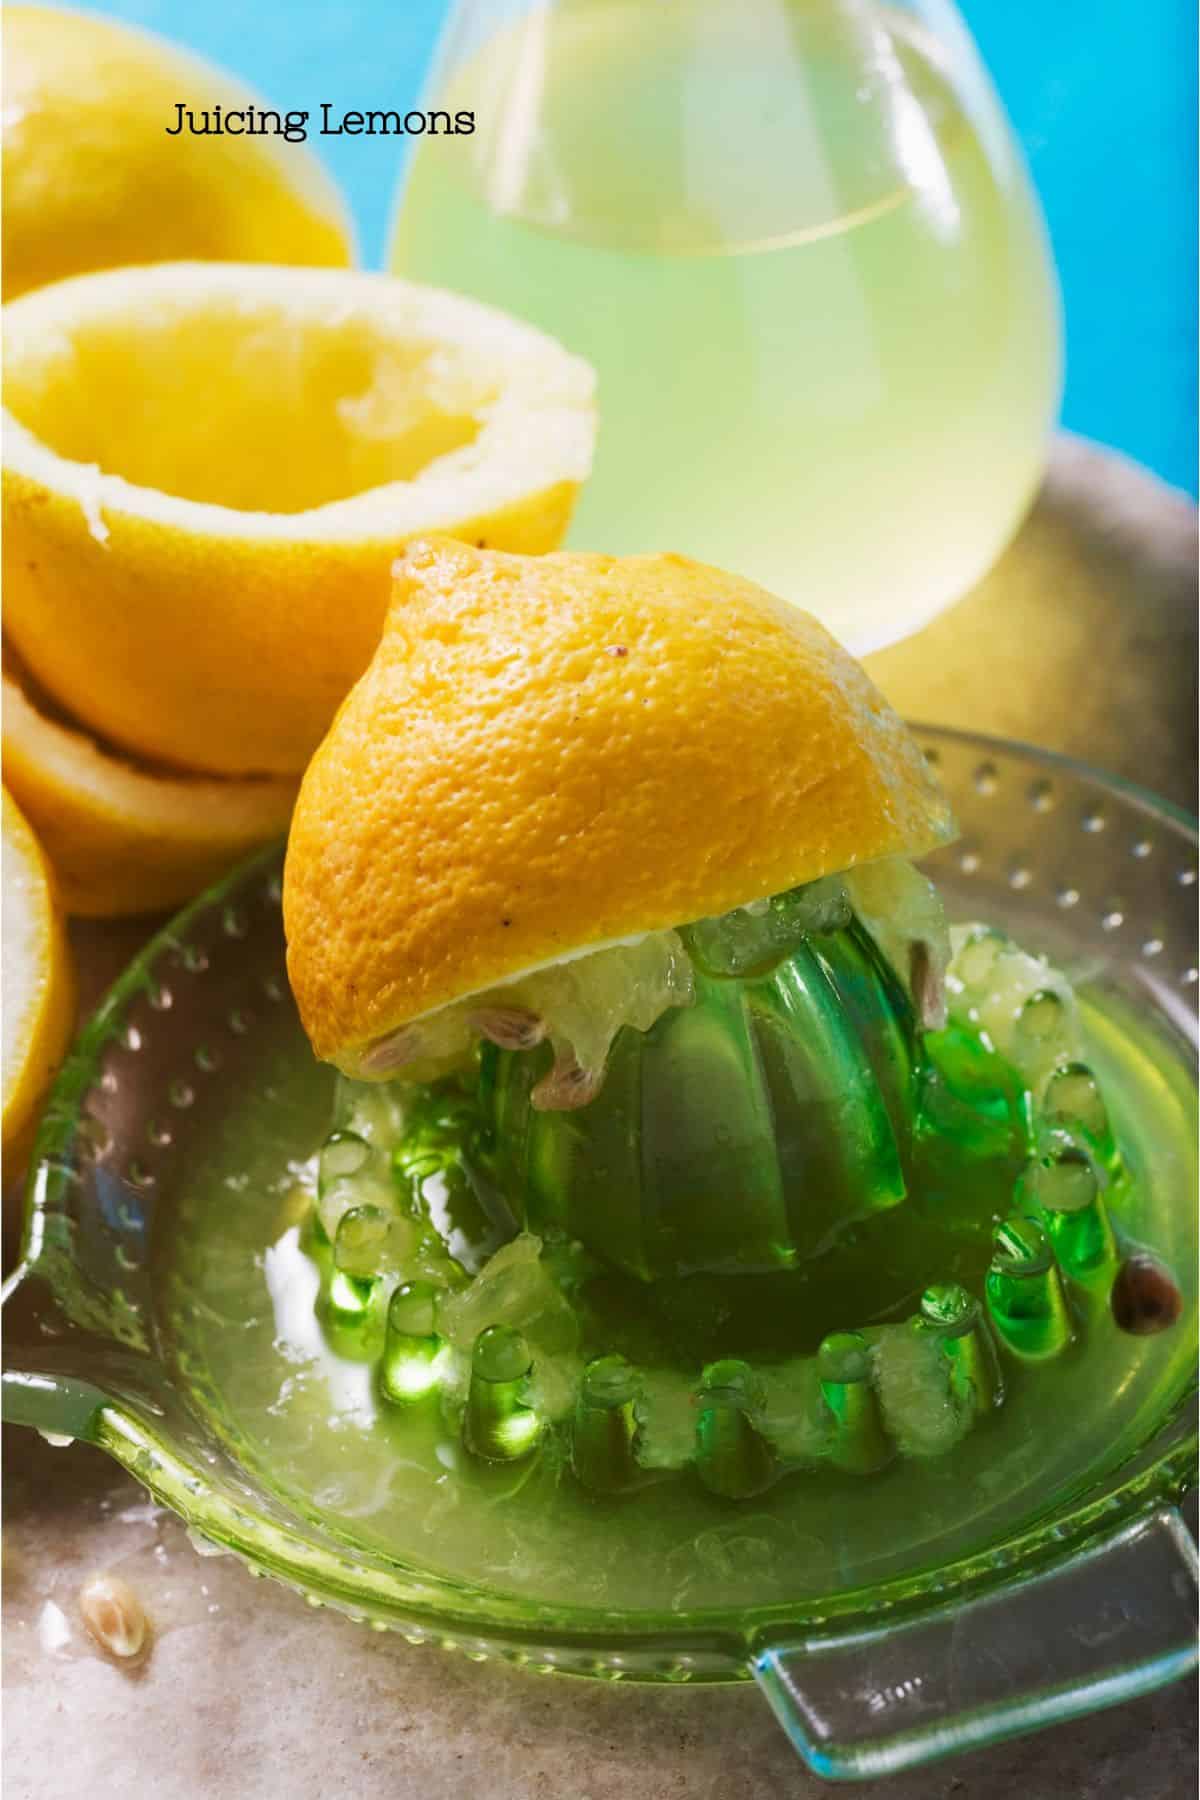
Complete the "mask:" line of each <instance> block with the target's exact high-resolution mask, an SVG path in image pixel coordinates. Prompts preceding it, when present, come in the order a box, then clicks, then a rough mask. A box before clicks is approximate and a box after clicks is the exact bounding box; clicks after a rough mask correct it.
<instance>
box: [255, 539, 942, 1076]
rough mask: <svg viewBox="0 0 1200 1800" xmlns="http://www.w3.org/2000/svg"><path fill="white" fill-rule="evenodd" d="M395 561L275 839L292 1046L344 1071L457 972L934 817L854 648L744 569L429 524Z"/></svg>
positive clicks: (569, 953)
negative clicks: (490, 545)
mask: <svg viewBox="0 0 1200 1800" xmlns="http://www.w3.org/2000/svg"><path fill="white" fill-rule="evenodd" d="M396 573H397V580H396V594H395V599H394V600H393V603H392V607H391V610H390V612H389V614H388V618H387V625H386V628H385V630H384V634H383V637H382V639H381V641H380V644H379V648H378V650H377V651H376V653H375V656H374V658H373V660H372V662H371V666H370V668H369V669H368V670H367V673H366V674H365V675H364V676H363V678H362V680H361V681H360V682H359V683H358V685H357V686H356V687H355V689H354V691H353V693H352V694H351V695H350V698H349V699H348V700H347V702H346V704H345V705H344V706H343V707H342V709H341V711H340V712H339V713H338V716H337V719H336V720H335V722H334V724H333V726H332V728H331V730H330V732H329V735H328V737H327V738H326V739H325V742H324V743H323V744H322V746H321V748H320V750H319V751H318V752H317V754H316V756H314V758H313V760H312V762H311V763H310V764H309V766H308V769H307V771H306V773H305V776H304V780H303V782H302V783H301V787H300V797H299V799H298V800H297V802H296V810H295V813H294V815H293V818H292V827H291V834H290V836H289V839H288V851H287V862H286V866H285V870H284V887H283V915H284V927H285V930H286V933H287V940H288V971H289V974H290V976H291V982H292V987H293V990H294V992H295V995H296V1000H297V1004H298V1006H299V1009H300V1017H301V1019H302V1020H303V1022H304V1025H305V1028H306V1030H307V1032H308V1035H309V1037H310V1039H311V1041H312V1044H313V1048H314V1049H315V1050H316V1052H317V1054H318V1056H322V1057H326V1058H328V1059H329V1060H331V1061H335V1062H338V1063H339V1064H340V1065H341V1066H342V1067H344V1068H348V1069H351V1070H353V1071H355V1072H357V1073H363V1072H366V1071H367V1061H368V1060H369V1056H368V1057H367V1060H364V1057H365V1055H366V1053H370V1052H373V1050H374V1049H375V1047H376V1046H377V1045H378V1044H379V1042H380V1041H381V1040H385V1039H388V1038H390V1037H391V1036H393V1034H395V1033H396V1032H397V1031H399V1030H400V1029H401V1028H403V1027H406V1026H408V1025H410V1024H411V1023H413V1022H415V1021H420V1020H427V1019H428V1017H429V1015H431V1014H433V1013H435V1012H436V1011H438V1010H439V1009H441V1008H444V1007H446V1006H449V1005H453V1004H455V1003H457V1002H459V1001H461V1000H463V999H465V998H467V997H473V996H475V995H478V994H483V993H486V992H488V991H489V990H491V989H493V988H495V989H499V990H500V991H501V996H503V989H504V988H505V986H506V985H508V984H511V983H512V982H513V981H514V980H515V979H517V978H519V977H523V976H526V975H529V974H532V973H535V972H537V971H539V970H543V969H546V968H548V967H552V966H553V965H556V964H559V963H561V962H563V960H564V959H568V958H575V957H579V956H580V955H581V954H582V953H584V952H587V951H594V950H597V949H600V948H603V947H609V946H613V945H618V944H625V943H628V942H629V941H631V940H635V939H640V938H644V937H646V936H647V935H648V934H649V933H652V932H661V931H669V930H670V929H671V928H672V927H675V926H680V925H688V924H691V923H693V922H694V921H695V920H698V919H704V918H710V917H716V916H718V915H720V914H723V913H725V912H728V911H730V910H731V909H732V908H734V907H739V906H743V905H746V904H747V903H753V902H757V901H760V900H763V899H765V898H767V897H768V896H770V895H773V894H778V893H783V892H786V891H787V890H789V889H791V888H794V887H797V886H799V885H800V884H802V883H808V882H813V881H816V880H818V879H820V877H822V876H824V875H829V874H833V873H835V872H838V871H842V870H846V869H850V868H853V867H855V866H856V865H858V864H860V863H873V862H877V861H879V860H880V859H882V858H884V857H895V856H901V857H908V856H919V855H921V854H923V853H924V852H925V851H927V850H930V849H932V848H933V847H934V846H935V845H937V844H940V843H944V842H945V841H946V840H947V839H948V838H949V837H951V836H952V835H953V831H954V826H953V820H952V818H951V816H950V811H949V807H948V805H947V803H946V800H945V797H944V795H943V794H942V793H941V791H940V789H939V788H938V786H937V784H936V782H935V781H934V779H933V777H932V775H931V774H930V771H929V769H928V767H927V766H926V763H925V760H924V758H923V756H922V754H921V750H920V748H919V746H918V745H917V743H916V740H915V739H914V738H913V737H912V736H911V734H910V733H909V731H908V730H907V728H906V727H905V726H904V724H903V723H902V721H901V720H900V719H898V718H897V717H896V715H895V713H894V712H892V710H891V708H890V707H889V706H888V705H887V703H886V702H885V701H884V699H883V697H882V695H881V694H879V692H878V691H877V690H876V689H875V688H874V687H872V685H871V683H870V681H869V680H868V679H867V677H866V675H865V674H864V673H863V671H862V669H861V668H860V667H859V666H858V664H857V663H856V662H855V661H854V659H853V658H852V657H851V656H850V654H849V653H848V652H847V651H845V650H843V649H842V647H841V645H840V644H838V643H836V642H835V641H834V639H833V638H831V637H830V636H829V634H828V632H826V631H825V630H824V628H823V627H822V626H821V625H819V624H818V623H817V621H816V620H815V619H813V618H810V617H809V615H808V614H807V613H803V612H801V611H800V610H799V608H798V607H794V606H790V605H788V604H786V603H785V602H784V601H782V600H777V599H774V598H773V597H772V596H771V595H770V594H767V593H765V592H764V591H763V589H762V588H759V587H756V586H755V585H754V584H753V583H752V582H749V581H745V580H743V579H741V578H740V577H739V576H737V575H729V574H726V573H725V572H724V571H722V570H720V569H713V568H709V567H707V566H706V565H705V564H703V563H698V562H692V561H690V560H689V559H688V558H686V557H683V556H673V555H667V556H626V557H613V556H598V555H589V554H583V553H579V552H566V551H564V552H557V553H555V554H553V555H550V556H538V557H523V556H508V555H500V554H496V553H494V552H487V551H479V550H476V549H474V548H472V547H470V546H468V545H464V544H453V543H449V542H446V541H444V540H443V541H440V542H439V541H436V540H435V541H431V542H429V543H425V544H413V545H411V546H410V547H409V550H408V553H407V554H406V556H405V558H404V560H403V562H402V563H399V564H398V565H397V572H396ZM632 978H633V979H635V980H640V981H642V982H643V983H645V982H649V984H650V985H651V986H657V987H658V988H659V989H660V990H661V989H663V988H664V987H667V986H669V985H670V978H669V969H665V968H659V969H658V970H655V969H654V968H653V967H650V968H640V969H637V970H635V971H632ZM374 1066H375V1068H376V1070H377V1071H380V1070H382V1065H381V1064H379V1063H376V1064H375V1065H374Z"/></svg>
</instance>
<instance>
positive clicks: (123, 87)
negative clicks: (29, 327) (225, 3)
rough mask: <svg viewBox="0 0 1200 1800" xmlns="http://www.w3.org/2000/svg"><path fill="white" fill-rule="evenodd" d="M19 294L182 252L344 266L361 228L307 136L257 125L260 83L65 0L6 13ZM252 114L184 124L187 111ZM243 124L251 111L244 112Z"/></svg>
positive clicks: (8, 230)
mask: <svg viewBox="0 0 1200 1800" xmlns="http://www.w3.org/2000/svg"><path fill="white" fill-rule="evenodd" d="M3 38H4V121H3V130H4V167H3V173H4V209H3V218H4V265H3V270H4V297H5V299H7V300H11V299H13V298H14V297H15V296H16V295H17V294H22V293H24V292H26V290H27V289H29V288H34V287H42V286H44V285H45V283H47V282H50V281H59V280H61V279H62V278H63V277H64V276H67V275H76V274H80V273H82V272H83V271H84V270H87V269H110V268H115V267H117V266H118V265H120V264H125V263H146V262H156V261H158V260H160V259H165V258H168V257H170V258H176V257H180V256H200V257H218V258H222V259H226V260H230V261H243V262H297V263H320V264H330V263H332V264H337V265H344V264H346V263H350V262H353V260H354V242H353V233H352V231H351V229H350V224H349V220H348V217H347V214H346V209H345V207H344V205H343V203H342V200H341V196H340V195H339V193H338V190H337V188H336V186H335V185H334V182H333V181H332V180H331V178H330V177H329V176H328V175H327V174H326V172H325V170H324V168H323V167H322V165H321V163H320V160H319V159H318V158H317V157H316V156H315V155H314V154H313V152H312V150H311V149H309V148H308V146H307V145H306V144H304V143H303V142H301V143H294V142H293V143H289V142H288V141H287V140H286V139H285V138H283V137H281V136H276V135H274V134H255V135H253V136H251V135H248V134H247V133H246V131H245V129H244V126H245V122H246V121H245V116H244V115H245V110H246V108H247V107H248V106H250V107H254V108H255V109H256V112H255V114H254V117H255V119H257V118H258V117H259V116H260V114H261V109H262V106H263V102H262V101H261V99H260V98H259V96H258V95H257V94H254V93H251V91H250V90H249V89H248V88H245V87H243V86H242V85H241V83H240V82H237V81H235V80H233V79H232V77H230V76H228V75H226V74H225V73H224V71H223V70H221V69H218V68H214V67H213V65H212V64H211V63H208V62H204V61H202V60H201V59H200V57H198V56H193V55H191V54H190V53H188V52H187V51H184V50H181V49H179V48H178V47H177V46H176V45H174V44H171V43H168V42H167V41H166V40H165V39H163V38H160V37H155V36H153V35H152V34H151V33H150V32H148V31H139V30H137V29H136V28H135V27H133V26H130V25H124V24H120V23H118V21H117V20H115V19H103V18H97V17H96V16H95V14H94V13H80V12H72V11H68V10H66V9H65V8H63V7H58V6H16V5H9V6H6V7H5V8H4V15H3ZM181 105H182V106H183V107H185V108H187V109H189V110H190V111H191V112H192V113H193V114H194V115H195V116H196V118H197V119H200V118H201V116H202V115H203V114H204V113H205V112H207V113H209V115H210V117H213V116H215V114H216V109H218V108H219V109H220V113H221V115H222V116H224V115H227V114H228V113H229V112H231V111H232V112H233V113H235V114H241V115H243V116H242V119H241V121H240V122H241V124H242V126H243V129H242V131H241V132H240V133H239V134H238V135H232V134H230V135H222V136H215V135H208V136H203V137H198V136H193V135H192V134H191V133H190V132H188V131H186V130H184V131H177V132H176V133H175V135H168V134H169V133H170V132H171V130H172V127H175V126H177V125H178V123H179V117H180V115H179V113H178V111H177V108H178V107H179V106H181ZM236 122H237V121H235V123H236Z"/></svg>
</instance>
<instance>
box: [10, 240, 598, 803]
mask: <svg viewBox="0 0 1200 1800" xmlns="http://www.w3.org/2000/svg"><path fill="white" fill-rule="evenodd" d="M4 331H5V347H6V394H5V398H6V402H7V408H8V411H7V413H6V417H5V430H4V537H5V543H4V579H5V600H6V616H5V624H6V629H7V631H8V633H9V635H10V637H11V639H12V641H13V644H14V645H15V647H16V649H17V651H18V652H19V654H20V655H21V657H22V658H23V660H24V661H25V662H26V663H27V664H28V666H29V668H30V670H31V672H32V674H33V676H34V677H35V679H36V680H37V681H38V682H39V684H40V685H41V686H42V687H43V688H45V690H46V691H47V693H48V694H49V695H50V697H51V698H52V699H53V700H54V701H56V702H57V703H59V704H60V705H62V706H64V707H66V708H67V709H68V710H69V711H70V712H71V713H72V714H73V715H74V716H75V717H76V718H77V719H79V720H80V721H81V722H82V723H83V724H85V725H87V726H89V727H91V728H92V729H93V730H94V731H96V732H99V733H101V734H102V735H103V736H104V737H105V738H107V739H108V740H109V741H110V742H111V743H113V744H115V745H118V746H121V747H123V748H125V749H127V750H130V751H132V752H134V753H136V754H138V755H140V756H144V757H149V758H152V759H155V760H157V761H160V762H163V763H166V764H170V765H174V766H176V767H179V768H186V769H191V770H198V771H209V772H212V773H216V774H250V773H274V774H298V773H299V772H300V771H301V770H302V769H303V767H304V765H305V763H306V762H307V760H308V758H309V756H310V755H311V753H312V751H313V750H314V749H315V748H316V745H317V744H318V743H319V742H320V739H321V737H322V735H323V734H324V732H325V730H326V729H327V727H328V725H329V723H330V720H331V719H332V717H333V714H334V712H335V711H336V709H337V707H338V705H339V703H340V702H341V700H342V699H343V698H344V696H345V694H346V693H347V691H348V690H349V688H350V687H351V685H352V684H353V682H354V681H355V680H356V679H357V677H358V676H359V675H360V674H361V673H362V671H363V669H364V668H365V667H366V665H367V663H368V661H369V660H370V657H371V655H372V652H373V651H374V648H375V644H376V642H377V640H378V637H379V632H380V629H381V627H382V624H383V619H384V614H385V611H386V608H387V600H388V591H389V575H390V569H391V565H392V562H393V561H394V559H395V557H396V555H397V554H398V552H399V551H400V550H401V549H402V547H403V545H404V544H405V542H406V541H407V540H408V539H409V538H411V537H413V536H415V535H418V534H420V533H423V532H426V531H429V530H437V531H442V532H447V533H449V534H450V535H452V536H455V537H460V538H465V539H469V540H471V541H473V542H476V543H487V544H496V545H500V546H502V547H505V548H508V549H513V550H521V551H528V552H540V551H545V550H548V549H551V548H552V547H553V546H554V545H555V544H556V543H557V542H558V541H559V539H560V538H561V536H562V534H563V532H564V530H565V528H566V525H567V522H568V519H569V516H570V512H571V507H572V504H573V502H574V498H575V494H576V491H577V489H578V486H579V483H580V482H581V481H582V480H583V479H584V478H585V476H586V475H587V472H588V469H589V467H590V464H591V454H592V444H593V439H594V434H595V418H594V409H593V376H592V372H591V370H590V369H589V368H588V367H587V365H586V364H584V363H582V362H580V361H579V360H578V359H577V358H575V357H572V356H570V355H569V354H568V353H567V352H566V351H565V350H564V349H562V348H561V346H559V345H558V344H556V343H555V342H553V340H551V339H550V338H547V337H545V336H544V335H542V334H541V333H540V332H537V331H534V330H533V329H532V328H530V327H528V326H525V325H522V324H520V323H519V322H518V321H516V320H513V319H510V318H508V317H506V316H505V315H504V314H502V313H498V312H495V311H493V310H492V309H491V308H489V307H485V306H480V305H478V304H476V303H475V302H473V301H470V300H466V299H463V298H461V297H460V296H457V295H452V294H446V293H442V292H440V291H438V290H435V289H430V288H423V287H417V286H414V285H412V284H410V283H407V282H403V281H398V280H395V279H393V278H391V277H388V276H382V275H366V274H356V273H349V272H345V271H341V270H325V269H316V270H312V269H284V268H275V267H260V266H250V265H240V264H218V263H165V264H158V265H156V266H154V267H151V268H133V269H114V270H109V271H106V272H103V273H100V274H96V275H85V276H80V277H78V278H76V279H74V280H71V281H65V282H59V283H56V284H55V285H54V286H52V287H48V288H42V289H39V290H37V291H36V292H34V293H31V294H27V295H25V296H24V297H23V298H22V299H20V300H17V301H14V302H13V303H12V304H10V305H9V306H7V307H6V308H5V309H4Z"/></svg>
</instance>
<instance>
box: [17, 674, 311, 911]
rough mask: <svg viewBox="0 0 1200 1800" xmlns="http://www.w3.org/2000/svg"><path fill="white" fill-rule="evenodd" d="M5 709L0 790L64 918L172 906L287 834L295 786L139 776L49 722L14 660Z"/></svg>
mask: <svg viewBox="0 0 1200 1800" xmlns="http://www.w3.org/2000/svg"><path fill="white" fill-rule="evenodd" d="M3 702H4V704H3V713H2V715H0V718H2V724H3V754H4V779H5V782H6V783H7V785H8V786H9V788H11V790H12V793H13V795H14V796H15V798H16V799H17V801H18V802H19V804H20V805H21V807H22V808H23V810H24V812H25V814H26V816H27V817H28V818H29V820H30V821H31V823H32V824H33V826H34V828H35V830H36V831H37V834H38V836H39V838H40V839H41V842H42V844H43V846H44V848H45V850H46V854H47V856H48V857H49V859H50V862H51V864H52V866H53V869H54V873H55V877H56V879H57V884H58V891H59V894H60V896H61V898H62V902H63V905H64V906H65V908H66V910H67V911H68V912H71V913H77V914H82V915H84V916H85V917H114V916H118V915H121V914H127V913H145V912H161V911H164V910H165V909H166V908H167V907H174V906H179V905H180V904H182V902H183V901H184V900H188V899H190V898H191V896H192V895H193V894H196V893H199V891H200V890H201V888H204V887H207V886H208V885H209V883H210V882H212V881H215V880H216V878H217V876H218V875H221V874H223V873H224V871H225V870H226V869H228V868H229V867H231V865H232V864H233V863H235V862H237V861H238V859H239V858H240V857H242V856H244V855H246V854H248V852H249V851H251V850H252V849H254V848H255V846H256V845H258V844H262V843H266V842H267V841H268V840H269V839H271V838H273V837H278V836H280V835H281V834H282V833H283V832H284V831H285V830H286V829H287V822H288V819H289V817H290V816H291V811H292V805H293V803H294V801H295V798H296V785H297V784H296V782H295V780H294V779H291V778H289V777H286V776H285V777H278V776H276V777H259V778H255V777H252V776H242V777H237V776H234V777H229V778H223V777H220V776H211V775H210V776H204V775H180V774H177V773H175V772H174V771H173V770H167V771H164V770H156V769H152V768H149V767H146V766H143V765H139V764H137V763H135V762H132V761H130V760H129V759H128V758H127V757H122V756H119V755H117V754H116V753H114V752H113V751H111V750H109V749H108V748H107V747H106V746H105V745H103V744H100V743H97V742H96V741H95V740H94V739H93V738H91V737H89V736H88V734H87V733H86V732H83V731H81V730H79V729H78V728H76V727H75V726H74V725H73V724H72V723H71V722H70V721H69V720H67V719H64V718H62V717H60V716H58V715H56V713H55V712H54V711H53V709H52V708H50V707H49V706H48V705H47V703H46V702H45V700H44V699H43V698H42V697H41V696H40V695H39V694H38V693H37V691H36V688H35V687H34V686H33V684H32V683H31V682H30V681H29V680H28V678H27V677H26V676H25V675H24V673H23V671H21V670H20V668H19V667H17V666H16V665H15V664H14V662H13V660H12V659H11V658H9V659H8V661H7V662H6V664H5V668H4V675H3Z"/></svg>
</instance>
